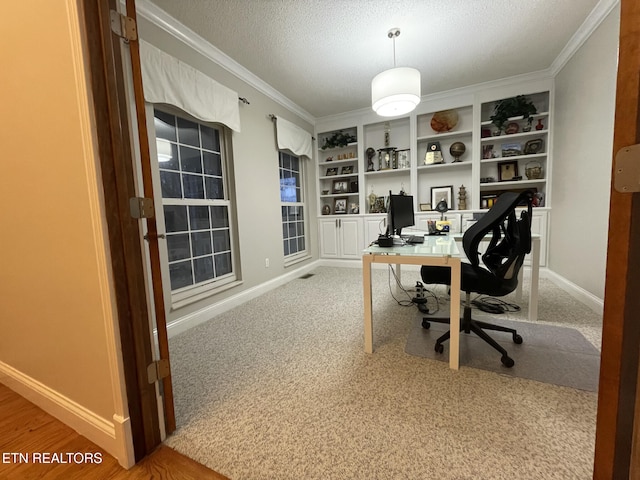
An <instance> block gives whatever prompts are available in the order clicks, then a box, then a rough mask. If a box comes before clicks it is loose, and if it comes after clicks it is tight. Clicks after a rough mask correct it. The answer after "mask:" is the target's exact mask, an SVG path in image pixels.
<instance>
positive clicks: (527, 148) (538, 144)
mask: <svg viewBox="0 0 640 480" xmlns="http://www.w3.org/2000/svg"><path fill="white" fill-rule="evenodd" d="M543 146H544V143H543V140H542V139H541V138H536V139H535V140H529V141H528V142H526V143H525V144H524V154H525V155H535V154H536V153H540V152H542V147H543Z"/></svg>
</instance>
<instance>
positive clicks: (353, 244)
mask: <svg viewBox="0 0 640 480" xmlns="http://www.w3.org/2000/svg"><path fill="white" fill-rule="evenodd" d="M361 225H362V221H361V220H360V218H353V217H343V218H339V219H338V241H339V243H340V252H341V258H349V259H355V260H360V259H361V258H362V250H363V249H362V227H361Z"/></svg>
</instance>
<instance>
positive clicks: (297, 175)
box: [280, 152, 307, 261]
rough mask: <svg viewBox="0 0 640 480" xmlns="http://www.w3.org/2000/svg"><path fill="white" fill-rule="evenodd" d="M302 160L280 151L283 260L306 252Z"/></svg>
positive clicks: (292, 258)
mask: <svg viewBox="0 0 640 480" xmlns="http://www.w3.org/2000/svg"><path fill="white" fill-rule="evenodd" d="M303 185H304V169H303V162H301V161H300V159H299V158H298V157H296V156H294V155H289V154H288V153H285V152H280V203H281V206H280V208H281V211H282V237H283V242H284V256H285V261H287V260H294V259H296V258H297V257H300V256H303V254H306V253H307V246H306V239H305V231H306V229H305V223H306V221H305V216H304V211H305V204H304V201H305V199H304V188H303Z"/></svg>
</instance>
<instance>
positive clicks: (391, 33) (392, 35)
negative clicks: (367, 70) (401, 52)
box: [387, 28, 400, 68]
mask: <svg viewBox="0 0 640 480" xmlns="http://www.w3.org/2000/svg"><path fill="white" fill-rule="evenodd" d="M398 35H400V29H399V28H392V29H391V30H389V32H388V33H387V36H388V37H389V38H390V39H392V40H393V68H396V37H397V36H398Z"/></svg>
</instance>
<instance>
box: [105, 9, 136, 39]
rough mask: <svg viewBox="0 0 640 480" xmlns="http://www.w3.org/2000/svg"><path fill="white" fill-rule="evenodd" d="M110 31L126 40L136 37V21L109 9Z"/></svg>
mask: <svg viewBox="0 0 640 480" xmlns="http://www.w3.org/2000/svg"><path fill="white" fill-rule="evenodd" d="M111 31H112V32H113V33H115V34H116V35H118V36H119V37H120V38H124V39H125V40H126V41H128V42H129V41H131V40H137V39H138V27H137V26H136V21H135V20H134V19H133V18H131V17H127V16H126V15H123V14H121V13H120V12H116V11H115V10H111Z"/></svg>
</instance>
